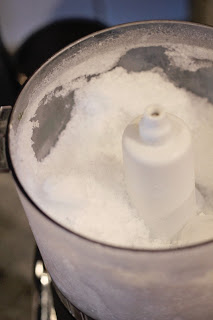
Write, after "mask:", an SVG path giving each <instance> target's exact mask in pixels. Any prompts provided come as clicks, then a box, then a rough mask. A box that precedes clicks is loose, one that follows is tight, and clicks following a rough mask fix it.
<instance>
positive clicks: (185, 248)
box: [5, 20, 213, 254]
mask: <svg viewBox="0 0 213 320" xmlns="http://www.w3.org/2000/svg"><path fill="white" fill-rule="evenodd" d="M148 24H156V25H157V24H159V25H165V24H177V25H189V26H194V27H202V28H203V29H209V30H213V28H212V27H211V26H207V25H203V24H200V23H194V22H188V21H179V20H145V21H135V22H129V23H124V24H119V25H116V26H113V27H110V28H106V29H103V30H101V31H97V32H94V33H91V34H89V35H87V36H85V37H83V38H81V39H78V40H77V41H75V42H72V43H71V44H69V45H67V46H66V47H64V48H63V49H61V50H60V51H58V52H57V53H56V54H54V55H53V56H52V57H51V58H49V59H48V60H47V61H46V62H45V63H44V64H42V65H41V66H40V67H39V68H38V69H37V70H36V71H35V72H34V74H33V75H32V76H31V77H30V79H29V80H28V81H27V83H26V84H25V85H24V87H23V88H22V90H21V92H20V94H19V96H18V98H17V100H16V102H15V105H14V107H13V110H12V112H11V114H10V117H9V120H8V126H7V133H6V139H5V140H6V141H5V143H6V156H7V161H8V166H9V169H10V170H11V172H12V175H13V178H14V180H15V182H16V184H17V186H18V188H19V190H20V191H21V193H22V194H23V196H24V197H25V198H26V199H27V200H28V201H29V202H30V204H31V205H32V206H33V207H34V208H35V209H36V210H37V212H38V214H41V215H42V216H43V217H45V218H46V219H47V220H49V221H50V222H51V223H53V224H54V225H56V226H57V227H59V228H61V229H62V230H64V231H65V232H68V233H69V234H70V233H71V234H72V235H73V236H75V237H77V238H80V239H81V240H83V241H87V242H90V243H91V244H93V245H98V246H102V247H105V248H108V249H113V250H119V251H126V252H131V253H133V252H135V253H138V254H139V253H141V254H142V253H149V254H156V253H157V254H163V253H172V252H173V253H174V252H180V251H181V252H183V251H189V250H192V249H196V248H201V247H204V246H205V247H206V246H207V245H213V239H210V240H208V241H203V242H199V243H195V244H191V245H186V246H179V247H178V246H177V247H168V248H163V247H162V248H137V247H136V248H131V247H125V246H119V245H113V244H108V243H104V242H101V241H98V240H95V239H92V238H89V237H86V236H84V235H82V234H79V233H77V232H75V231H72V230H71V229H69V228H67V227H65V226H64V225H63V224H61V223H59V222H57V221H56V220H54V219H53V218H52V217H51V216H50V215H48V214H47V213H46V212H44V211H43V210H42V209H41V208H40V207H39V206H38V205H37V204H36V203H35V202H34V200H33V199H32V198H31V197H30V195H29V194H28V193H27V191H26V190H25V188H24V186H23V184H22V183H21V182H20V180H19V178H18V175H17V174H16V171H15V168H14V166H13V163H12V158H11V155H10V131H11V127H12V126H11V123H12V122H13V117H14V110H15V107H16V105H17V104H18V102H19V99H20V96H22V95H23V94H24V93H25V90H26V88H27V87H29V86H30V85H31V82H32V81H33V79H34V77H35V76H36V75H37V74H38V73H39V72H40V71H41V70H42V69H43V68H44V67H45V66H46V65H48V64H49V63H50V61H51V60H53V59H55V58H56V57H57V56H60V55H61V54H62V53H63V52H64V51H66V50H67V49H69V48H71V47H74V46H75V45H76V44H78V43H81V42H84V41H85V40H87V39H90V38H93V37H95V36H96V35H99V34H102V33H106V32H109V31H112V30H116V29H118V28H125V27H129V26H134V25H148Z"/></svg>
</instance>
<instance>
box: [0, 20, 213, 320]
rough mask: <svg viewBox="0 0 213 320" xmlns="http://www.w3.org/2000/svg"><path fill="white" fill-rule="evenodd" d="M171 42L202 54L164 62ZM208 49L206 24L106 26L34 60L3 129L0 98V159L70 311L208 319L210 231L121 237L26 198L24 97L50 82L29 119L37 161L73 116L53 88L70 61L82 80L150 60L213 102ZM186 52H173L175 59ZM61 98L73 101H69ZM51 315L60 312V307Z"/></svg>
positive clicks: (104, 316)
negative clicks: (126, 240) (74, 225)
mask: <svg viewBox="0 0 213 320" xmlns="http://www.w3.org/2000/svg"><path fill="white" fill-rule="evenodd" d="M176 45H181V46H185V45H187V46H188V47H189V48H190V50H191V51H192V52H196V50H198V49H199V50H202V52H203V59H199V58H195V59H194V60H193V63H194V64H195V66H196V65H198V66H199V67H198V68H195V69H194V70H186V69H184V68H181V67H180V66H178V65H177V66H174V65H171V64H170V61H169V59H168V57H167V56H166V54H165V51H166V49H168V47H169V46H171V48H172V47H173V46H176ZM209 50H213V29H212V28H211V27H208V26H202V25H199V24H194V23H187V22H177V21H146V22H136V23H130V24H124V25H120V26H116V27H112V28H110V29H106V30H104V31H100V32H97V33H94V34H92V35H90V36H87V37H85V38H83V39H81V40H79V41H76V42H75V43H73V44H71V45H69V46H68V47H66V48H65V49H63V50H61V51H60V52H58V53H57V54H56V55H55V56H53V57H52V58H51V59H49V60H48V61H47V62H46V63H45V64H44V65H43V66H42V67H41V68H40V69H38V71H37V72H36V73H35V74H34V75H33V76H32V77H31V79H30V80H29V81H28V82H27V84H26V85H25V87H24V88H23V90H22V92H21V94H20V95H19V98H18V100H17V101H16V104H15V106H14V108H13V110H12V113H11V116H10V117H9V120H8V130H7V132H6V123H7V118H8V114H9V113H10V108H9V107H2V108H1V114H0V116H1V128H2V134H1V137H2V139H1V161H0V163H1V164H2V166H1V167H2V169H3V170H7V163H8V167H9V169H10V170H11V173H12V175H13V177H14V181H15V184H16V188H17V191H18V194H19V197H20V200H21V203H22V205H23V207H24V210H25V212H26V215H27V217H28V220H29V224H30V226H31V229H32V232H33V234H34V237H35V240H36V243H37V245H38V248H39V251H40V253H41V257H42V258H39V259H38V260H39V261H42V260H43V262H44V265H45V267H46V269H47V271H48V273H47V272H46V271H45V270H44V266H43V267H42V266H41V264H40V270H42V272H41V274H40V276H38V277H40V278H39V281H41V279H42V275H44V276H45V277H46V278H45V277H44V278H43V280H42V281H43V285H47V284H49V283H50V280H48V279H51V282H52V286H53V288H54V289H53V290H54V292H56V295H57V296H58V298H59V299H60V301H61V303H62V304H63V305H64V306H65V308H66V310H67V312H68V314H70V319H73V318H74V319H94V320H113V319H114V320H130V319H131V320H145V319H147V320H151V319H152V320H200V319H203V320H209V319H211V318H212V317H213V304H212V296H213V254H212V252H213V239H210V240H209V241H205V242H202V243H196V244H192V245H188V246H183V247H177V248H175V247H174V248H163V249H157V248H156V249H146V248H141V249H140V248H129V247H119V246H116V245H110V244H106V243H103V242H100V241H97V240H94V239H90V238H88V237H86V236H84V235H81V234H78V233H77V232H74V231H72V230H70V229H69V228H66V227H65V226H63V225H62V224H60V223H59V222H58V221H56V220H55V219H53V218H52V217H51V216H50V215H48V212H44V211H43V210H42V209H41V208H40V206H39V203H36V202H35V201H34V200H33V199H32V197H31V195H30V194H29V192H28V190H27V188H26V186H25V185H24V183H23V181H22V179H21V175H20V172H19V173H17V168H16V165H15V164H14V163H15V157H16V154H17V152H18V150H17V149H16V147H15V146H16V132H17V130H18V129H20V128H21V127H22V125H23V123H22V121H23V114H24V113H25V112H26V108H27V106H28V104H29V103H31V101H32V100H33V99H35V98H36V97H37V96H38V94H39V93H40V91H41V90H43V91H45V88H48V90H49V91H48V90H46V94H44V96H43V99H42V100H41V101H40V105H39V112H37V115H36V119H35V121H38V122H39V127H38V130H36V133H35V134H34V135H32V141H33V150H34V153H35V156H36V158H37V160H38V161H42V160H43V159H44V158H45V157H46V156H47V155H48V154H49V153H50V150H51V148H52V147H54V145H55V144H56V143H57V141H58V137H59V135H60V134H61V132H63V130H64V129H65V127H66V125H67V123H68V121H72V115H71V111H72V108H74V99H73V96H74V93H73V91H72V90H71V91H70V92H69V93H68V95H66V96H64V97H63V98H61V97H60V96H59V95H58V92H59V91H60V90H63V83H61V84H60V86H57V87H54V86H52V85H51V84H52V83H54V80H55V79H56V78H58V79H59V78H60V76H61V75H62V74H64V73H65V72H66V71H67V70H68V69H69V70H73V80H74V79H76V78H78V77H85V78H86V79H87V80H88V81H89V79H91V78H94V77H96V76H98V75H100V74H102V73H104V72H107V71H109V70H112V69H113V68H116V67H117V66H120V67H122V68H124V69H125V70H126V71H127V72H129V73H131V72H141V71H148V70H152V69H154V68H155V69H156V70H157V72H158V70H163V72H164V73H165V74H166V76H167V78H168V80H169V81H171V82H172V83H173V84H174V85H175V86H176V87H178V88H184V89H186V90H188V91H189V92H191V93H193V94H196V95H197V96H199V97H202V98H206V99H207V100H208V101H209V102H210V103H212V102H213V90H212V86H211V83H212V78H213V61H211V60H209V59H208V54H207V52H209ZM107 54H108V59H106V60H105V61H103V60H102V59H101V57H102V56H103V55H107ZM110 57H111V58H110ZM185 58H186V57H185V56H184V54H181V53H180V57H179V59H180V61H184V59H185ZM99 64H100V65H99ZM202 65H203V66H202ZM159 72H160V71H159ZM71 80H72V79H71ZM49 88H51V90H50V89H49ZM47 101H48V104H47V103H46V102H47ZM68 102H69V103H70V106H69V107H66V105H67V103H68ZM130 103H131V102H130ZM42 107H43V108H42ZM59 110H60V112H59ZM203 112H205V110H204V111H203ZM5 138H6V148H5V147H4V146H5V141H4V140H5ZM4 151H5V152H4ZM5 154H6V157H7V161H6V158H5ZM70 157H72V155H70ZM29 166H30V164H29ZM25 169H26V168H25V167H24V166H23V171H24V170H25ZM28 169H29V168H28ZM29 178H30V177H29ZM103 210H104V208H103ZM59 214H60V213H59ZM121 228H122V226H121ZM42 268H43V269H42ZM37 269H38V267H37ZM37 271H38V270H37ZM43 273H44V274H43ZM37 274H39V273H37ZM48 274H49V275H48ZM45 279H46V280H45ZM45 281H46V282H45ZM54 294H55V293H54ZM52 316H53V317H56V316H58V319H60V318H59V317H60V315H59V313H58V314H57V310H56V314H54V315H52ZM52 319H54V318H52Z"/></svg>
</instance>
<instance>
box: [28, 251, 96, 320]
mask: <svg viewBox="0 0 213 320" xmlns="http://www.w3.org/2000/svg"><path fill="white" fill-rule="evenodd" d="M34 279H35V287H36V291H35V293H34V299H33V315H32V319H33V320H93V319H92V318H90V317H88V316H87V315H85V314H84V313H83V312H81V311H80V310H78V309H77V308H76V307H75V306H73V305H72V304H71V303H70V302H69V301H68V300H67V299H66V298H65V297H64V295H63V294H62V293H61V292H60V291H59V290H58V288H57V287H56V285H55V284H54V283H53V281H52V279H51V277H50V275H49V273H48V272H47V270H46V268H45V265H44V262H43V260H42V257H41V255H40V252H39V250H38V249H36V256H35V262H34Z"/></svg>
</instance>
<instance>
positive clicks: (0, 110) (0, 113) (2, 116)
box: [0, 106, 12, 172]
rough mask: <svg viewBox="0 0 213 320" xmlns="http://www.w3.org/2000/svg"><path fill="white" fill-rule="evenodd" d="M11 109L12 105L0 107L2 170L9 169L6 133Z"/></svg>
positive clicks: (0, 156) (0, 169)
mask: <svg viewBox="0 0 213 320" xmlns="http://www.w3.org/2000/svg"><path fill="white" fill-rule="evenodd" d="M11 111H12V107H11V106H1V107H0V172H8V171H9V166H8V162H7V154H6V135H7V127H8V123H9V118H10V113H11Z"/></svg>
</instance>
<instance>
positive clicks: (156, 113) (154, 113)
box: [151, 111, 160, 117]
mask: <svg viewBox="0 0 213 320" xmlns="http://www.w3.org/2000/svg"><path fill="white" fill-rule="evenodd" d="M159 115H160V112H159V111H153V112H152V113H151V116H152V117H158V116H159Z"/></svg>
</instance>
